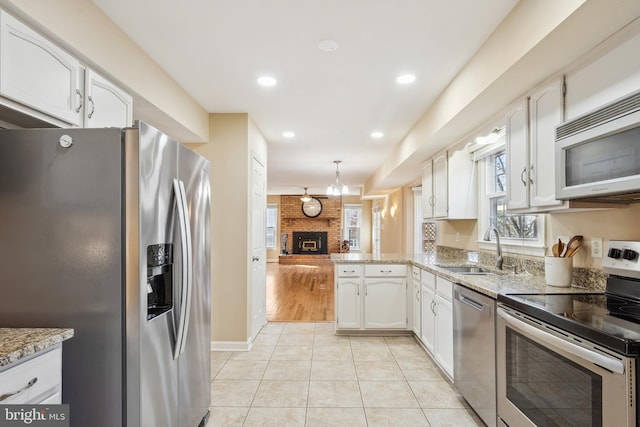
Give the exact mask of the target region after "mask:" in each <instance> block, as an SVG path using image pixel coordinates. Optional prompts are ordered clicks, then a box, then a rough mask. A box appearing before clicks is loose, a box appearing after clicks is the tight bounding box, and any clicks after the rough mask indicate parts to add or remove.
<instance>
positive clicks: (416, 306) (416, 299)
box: [411, 267, 422, 337]
mask: <svg viewBox="0 0 640 427" xmlns="http://www.w3.org/2000/svg"><path fill="white" fill-rule="evenodd" d="M414 268H415V267H414ZM420 286H422V285H421V284H420V280H417V279H415V278H414V279H413V295H412V296H411V300H412V301H413V307H412V308H413V333H414V334H416V336H417V337H420V331H421V330H422V325H421V323H420V322H421V320H420V308H421V307H420Z"/></svg>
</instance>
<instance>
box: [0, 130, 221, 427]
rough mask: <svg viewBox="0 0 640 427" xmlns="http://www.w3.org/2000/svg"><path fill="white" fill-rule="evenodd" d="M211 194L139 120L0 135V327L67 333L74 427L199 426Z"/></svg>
mask: <svg viewBox="0 0 640 427" xmlns="http://www.w3.org/2000/svg"><path fill="white" fill-rule="evenodd" d="M209 182H210V181H209V162H208V161H207V160H205V159H204V158H202V157H201V156H199V155H197V154H196V153H194V152H192V151H191V150H189V149H187V148H186V147H184V146H182V145H181V144H178V143H177V142H176V141H174V140H172V139H171V138H169V137H167V136H166V135H163V134H162V133H160V132H159V131H157V130H156V129H154V128H152V127H151V126H149V125H146V124H145V123H142V122H138V123H137V124H136V126H135V127H133V128H126V129H17V130H1V131H0V272H1V273H0V326H3V327H69V328H74V329H75V336H74V337H73V338H72V339H71V340H69V341H66V342H65V344H64V346H63V351H62V353H63V367H62V369H63V383H62V388H63V397H62V401H63V403H68V404H70V414H71V425H72V426H74V427H86V426H104V427H114V426H119V425H122V426H127V427H162V426H167V427H176V426H179V427H196V426H198V425H200V424H202V425H203V424H204V423H205V422H206V418H207V417H208V407H209V402H210V378H211V375H210V370H211V364H210V340H211V338H210V337H211V332H210V331H211V321H210V319H211V315H210V282H211V280H210V277H211V272H210V243H209V242H210V232H209V227H210V224H209V222H210V219H209V218H210V184H209Z"/></svg>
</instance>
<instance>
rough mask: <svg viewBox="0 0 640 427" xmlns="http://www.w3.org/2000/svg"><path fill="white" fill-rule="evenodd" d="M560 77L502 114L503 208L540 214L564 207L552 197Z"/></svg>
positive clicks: (560, 111) (560, 112) (560, 115)
mask: <svg viewBox="0 0 640 427" xmlns="http://www.w3.org/2000/svg"><path fill="white" fill-rule="evenodd" d="M563 112H564V82H563V79H562V78H560V79H558V80H555V81H554V82H552V83H551V84H549V85H547V86H545V87H543V88H542V89H540V90H538V91H536V92H534V93H532V94H531V95H530V96H529V97H527V98H526V99H522V100H520V101H519V102H517V103H516V104H514V106H513V108H512V109H511V110H510V111H509V113H507V115H506V120H505V121H506V150H507V208H508V209H509V210H512V211H526V212H542V211H548V210H552V209H555V208H560V207H564V206H563V202H562V201H559V200H556V198H555V157H554V144H555V127H556V126H557V125H558V124H560V123H562V121H563V116H564V115H563Z"/></svg>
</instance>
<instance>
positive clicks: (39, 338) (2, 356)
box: [0, 328, 73, 368]
mask: <svg viewBox="0 0 640 427" xmlns="http://www.w3.org/2000/svg"><path fill="white" fill-rule="evenodd" d="M71 337H73V329H68V328H0V368H1V367H4V366H6V365H9V364H10V363H13V362H17V361H18V360H20V359H23V358H25V357H27V356H30V355H32V354H34V353H37V352H39V351H41V350H44V349H46V348H48V347H51V346H54V345H56V344H58V343H61V342H62V341H65V340H68V339H69V338H71Z"/></svg>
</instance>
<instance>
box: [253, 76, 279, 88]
mask: <svg viewBox="0 0 640 427" xmlns="http://www.w3.org/2000/svg"><path fill="white" fill-rule="evenodd" d="M276 83H278V81H277V80H276V79H275V78H273V77H271V76H261V77H258V84H259V85H260V86H266V87H268V86H275V85H276Z"/></svg>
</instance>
